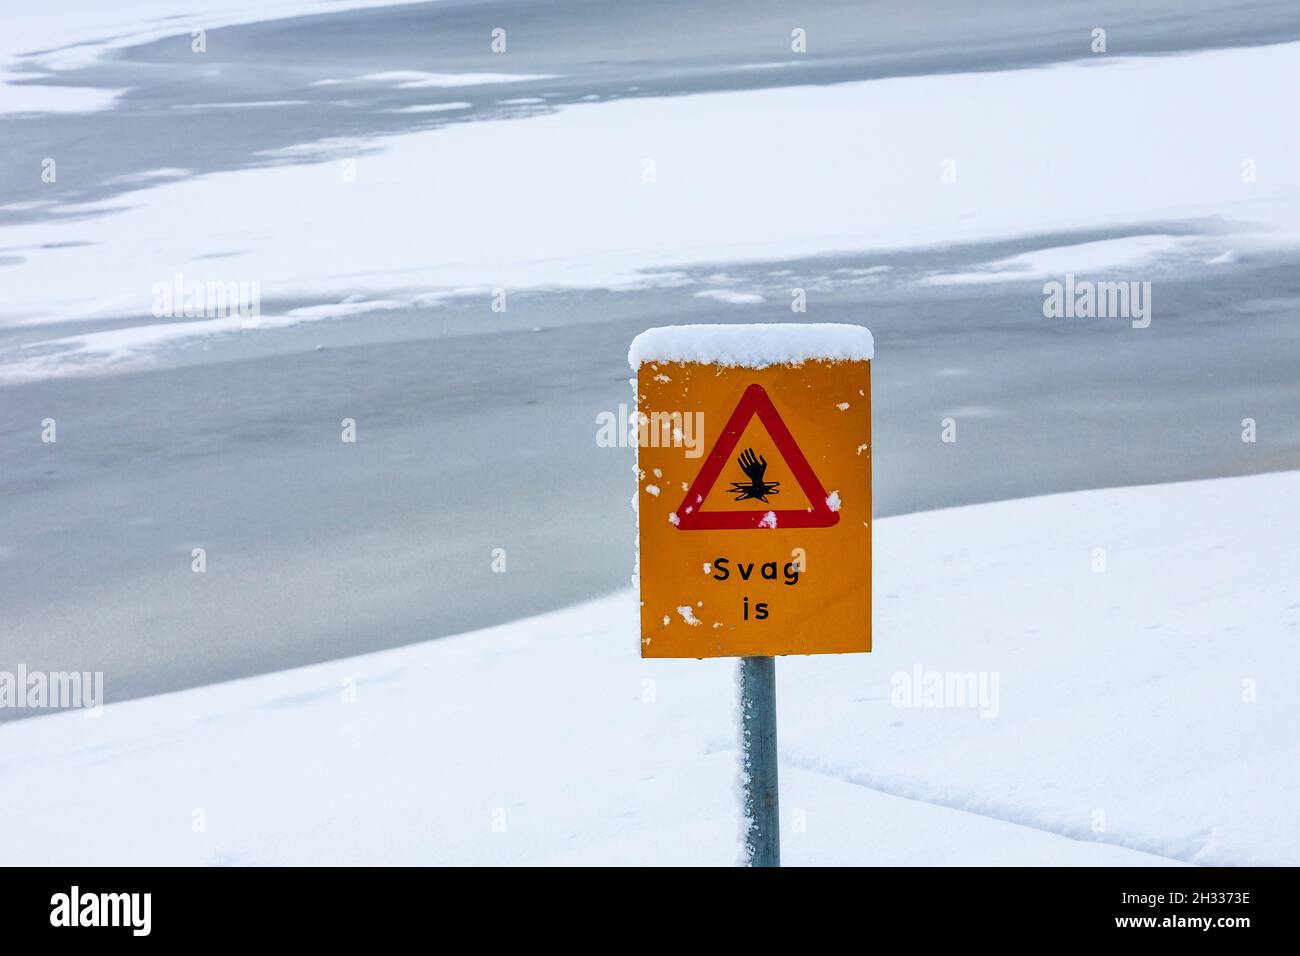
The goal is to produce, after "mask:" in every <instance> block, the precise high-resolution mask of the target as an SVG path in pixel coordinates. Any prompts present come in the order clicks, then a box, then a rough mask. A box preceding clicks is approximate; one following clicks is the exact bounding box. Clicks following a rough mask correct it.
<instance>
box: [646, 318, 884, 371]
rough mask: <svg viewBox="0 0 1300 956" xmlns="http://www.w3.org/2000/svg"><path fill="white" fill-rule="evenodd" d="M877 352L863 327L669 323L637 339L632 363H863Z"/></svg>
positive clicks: (741, 365)
mask: <svg viewBox="0 0 1300 956" xmlns="http://www.w3.org/2000/svg"><path fill="white" fill-rule="evenodd" d="M874 354H875V342H874V341H873V339H872V337H871V332H870V331H868V330H867V329H865V328H863V327H862V326H860V325H841V324H835V323H831V322H809V323H807V324H806V325H800V324H797V323H780V324H772V325H665V326H661V327H659V328H655V329H646V330H645V331H644V332H642V333H641V334H640V335H638V336H637V337H636V338H634V339H633V340H632V345H631V347H630V348H629V349H628V353H627V360H628V364H630V365H631V366H632V368H633V369H634V370H635V369H638V368H640V367H641V366H642V365H644V364H646V363H647V362H700V363H708V364H713V365H725V366H728V367H735V368H767V367H768V366H769V365H799V364H801V363H803V362H813V361H830V362H849V361H862V360H866V359H870V358H871V357H872V356H873V355H874Z"/></svg>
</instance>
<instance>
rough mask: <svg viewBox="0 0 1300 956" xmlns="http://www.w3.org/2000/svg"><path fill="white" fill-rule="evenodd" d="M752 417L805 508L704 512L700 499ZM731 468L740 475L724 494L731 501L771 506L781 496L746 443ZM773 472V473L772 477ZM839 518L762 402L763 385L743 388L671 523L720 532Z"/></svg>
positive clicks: (817, 524) (822, 524)
mask: <svg viewBox="0 0 1300 956" xmlns="http://www.w3.org/2000/svg"><path fill="white" fill-rule="evenodd" d="M755 415H757V416H758V420H759V422H760V423H761V424H762V426H763V427H764V429H765V430H766V432H767V436H768V438H769V439H770V443H771V444H772V446H773V447H774V448H775V449H776V451H777V452H778V453H779V454H780V455H781V457H782V458H783V459H784V460H785V465H786V468H787V469H788V473H789V474H790V475H791V476H792V477H793V478H794V479H795V481H797V482H798V484H799V490H800V491H802V492H803V494H804V496H805V500H806V501H807V502H808V504H807V506H806V507H778V508H775V509H773V508H757V507H755V506H754V505H753V504H751V506H750V508H749V510H746V511H731V510H725V511H705V510H704V509H703V507H702V505H703V504H704V499H705V498H706V497H708V494H709V492H710V491H712V490H713V484H714V482H715V481H717V480H718V476H719V475H720V474H721V473H722V472H723V471H724V469H726V468H727V467H728V466H729V465H730V458H731V454H732V451H733V450H734V449H735V448H736V447H737V446H738V445H739V444H740V438H741V436H742V435H743V434H744V433H745V429H746V426H747V425H748V424H749V420H750V419H751V418H753V417H754V416H755ZM736 465H737V466H739V469H740V471H741V472H742V473H743V474H744V476H745V480H744V481H733V482H731V487H730V493H734V495H735V497H734V498H733V499H732V500H733V501H749V502H752V503H759V502H761V503H762V504H764V505H767V504H771V503H772V501H773V500H775V498H776V496H777V495H779V494H780V493H781V490H780V485H781V482H780V481H768V480H767V469H768V461H767V458H766V456H764V455H756V454H755V453H754V449H753V446H752V445H748V446H746V447H745V450H744V451H743V452H742V453H741V455H740V457H738V458H737V459H736ZM776 473H777V472H776V471H774V472H773V474H776ZM790 491H791V490H790V488H789V483H788V482H787V487H786V500H787V501H788V499H789V497H790ZM839 520H840V515H839V512H838V511H833V510H832V509H831V507H830V505H828V504H827V494H826V489H825V488H823V487H822V484H821V482H820V481H818V480H817V475H816V473H815V472H814V471H813V469H812V466H811V465H809V464H808V459H807V458H805V457H804V454H803V452H802V451H800V450H799V445H798V443H796V442H795V440H794V436H792V435H791V434H790V429H788V428H786V426H785V422H784V421H782V420H781V414H780V413H779V412H778V411H777V410H776V407H775V406H774V405H773V404H772V400H771V399H770V398H768V395H767V392H765V391H764V390H763V386H762V385H759V384H757V383H755V384H753V385H751V386H749V388H747V389H746V390H745V394H744V395H743V396H742V397H741V399H740V403H739V404H737V405H736V410H735V411H734V412H732V413H731V417H730V418H729V419H728V420H727V423H726V425H724V426H723V429H722V434H721V436H720V437H719V438H718V441H717V444H715V445H714V446H713V451H711V452H710V453H709V457H708V458H707V459H706V460H705V462H704V467H703V468H701V469H700V473H699V474H698V475H697V476H696V478H695V482H694V483H693V484H692V485H691V486H690V488H689V489H688V490H687V492H686V496H685V497H684V498H682V503H681V506H680V507H678V509H677V521H676V525H677V527H678V529H680V530H690V529H695V528H703V529H708V530H720V529H723V528H778V527H780V528H826V527H829V526H830V525H833V524H835V522H837V521H839Z"/></svg>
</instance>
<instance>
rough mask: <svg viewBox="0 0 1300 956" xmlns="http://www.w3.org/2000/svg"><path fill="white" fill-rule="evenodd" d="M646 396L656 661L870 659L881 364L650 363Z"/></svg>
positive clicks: (643, 461) (643, 444)
mask: <svg viewBox="0 0 1300 956" xmlns="http://www.w3.org/2000/svg"><path fill="white" fill-rule="evenodd" d="M738 328H754V327H738ZM758 328H759V329H763V328H767V327H758ZM777 328H789V327H784V326H782V327H777ZM868 341H869V338H868ZM636 390H637V413H638V422H639V425H640V428H639V433H638V441H637V479H638V484H639V491H638V495H637V508H638V543H639V549H640V550H639V568H638V575H639V579H640V599H641V649H642V656H644V657H730V656H771V655H779V654H824V653H846V652H851V651H869V650H870V649H871V363H870V361H869V359H839V360H816V359H814V360H805V361H801V362H799V363H798V364H794V363H790V364H779V365H767V366H766V367H762V368H746V367H743V366H740V365H720V364H719V365H715V364H711V363H707V362H699V361H659V360H642V361H641V363H640V364H639V366H638V367H637V380H636Z"/></svg>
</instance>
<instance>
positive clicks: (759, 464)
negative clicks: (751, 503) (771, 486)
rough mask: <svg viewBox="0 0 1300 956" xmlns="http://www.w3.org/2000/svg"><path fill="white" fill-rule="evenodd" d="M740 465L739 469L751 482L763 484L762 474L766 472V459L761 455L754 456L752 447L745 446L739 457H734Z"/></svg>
mask: <svg viewBox="0 0 1300 956" xmlns="http://www.w3.org/2000/svg"><path fill="white" fill-rule="evenodd" d="M736 461H737V462H738V463H739V465H740V470H741V471H743V472H744V473H745V477H747V478H748V479H749V480H750V482H751V483H752V484H755V485H761V484H763V475H764V474H766V473H767V459H766V458H763V457H762V456H758V457H755V455H754V449H752V448H746V449H745V450H744V451H743V452H741V454H740V457H739V458H737V459H736Z"/></svg>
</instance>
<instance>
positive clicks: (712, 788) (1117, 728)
mask: <svg viewBox="0 0 1300 956" xmlns="http://www.w3.org/2000/svg"><path fill="white" fill-rule="evenodd" d="M1297 502H1300V472H1288V473H1280V474H1271V475H1262V476H1256V477H1249V478H1232V479H1216V480H1212V481H1201V482H1192V483H1185V484H1175V485H1159V486H1147V487H1137V488H1123V489H1115V490H1104V491H1089V492H1080V493H1071V494H1062V495H1053V496H1048V497H1041V498H1030V499H1023V500H1017V501H1007V502H1001V503H996V504H986V505H977V506H972V507H965V508H958V509H952V510H946V511H932V512H926V513H921V514H915V515H907V516H903V517H895V518H886V519H882V520H880V521H879V522H878V524H877V528H876V550H875V574H876V581H875V588H876V590H875V602H876V603H875V607H876V609H877V610H876V616H875V647H876V650H875V651H874V652H873V653H871V654H864V655H850V656H830V657H816V658H782V659H781V661H780V662H779V664H778V668H777V670H778V675H779V708H780V753H781V773H782V780H781V784H782V790H781V801H782V803H781V812H782V821H783V827H784V837H783V840H784V845H783V854H784V860H785V862H786V863H788V864H834V863H843V864H848V863H861V864H871V863H874V864H973V863H997V864H1001V863H1030V864H1065V863H1071V864H1134V865H1148V864H1164V863H1171V862H1188V863H1198V864H1212V865H1220V864H1292V865H1294V864H1297V863H1300V827H1297V822H1296V808H1297V807H1298V806H1300V737H1298V736H1297V734H1296V729H1297V727H1300V698H1297V696H1296V694H1295V693H1293V688H1292V684H1293V682H1294V678H1295V675H1296V674H1297V673H1300V526H1298V525H1297V522H1296V504H1297ZM1096 549H1104V571H1103V570H1097V568H1098V567H1100V566H1101V565H1099V563H1098V562H1099V557H1098V552H1097V551H1096ZM628 551H629V554H628V559H629V565H630V563H631V542H629V548H628ZM815 571H816V569H815V568H810V569H809V571H808V573H815ZM918 668H919V669H920V670H922V671H923V672H940V673H942V672H950V673H961V672H975V673H977V674H978V673H981V672H982V673H984V675H985V677H986V678H988V677H992V676H993V675H996V679H997V685H996V686H997V696H996V698H995V699H994V700H993V701H992V703H993V706H985V707H983V708H982V710H981V709H980V708H978V707H976V708H972V707H928V708H909V707H902V706H895V703H897V702H898V701H896V700H895V699H894V698H895V697H896V695H897V694H898V693H899V692H900V687H901V684H899V682H898V679H897V678H895V675H911V674H913V673H914V672H915V671H916V670H917V669H918ZM734 671H735V663H734V662H733V661H728V660H714V661H690V660H682V661H642V660H641V659H640V658H639V657H638V640H637V634H636V615H635V608H634V607H633V598H632V597H631V592H630V591H629V592H624V593H620V594H615V595H612V596H610V597H607V598H605V599H602V600H598V601H594V602H591V603H587V604H583V605H579V606H576V607H572V608H569V609H566V610H563V611H559V612H555V613H552V614H547V615H545V616H542V617H537V618H533V619H530V620H524V621H518V622H515V623H512V624H509V625H505V626H502V627H495V628H491V629H488V630H484V631H479V632H476V633H472V634H465V635H462V636H459V637H455V638H449V639H445V640H439V641H433V642H428V643H425V644H420V645H415V646H409V647H404V648H400V649H397V650H391V651H385V652H382V653H377V654H371V655H367V656H364V657H357V658H352V659H348V660H340V661H334V662H331V663H327V664H321V665H316V666H311V667H305V668H300V669H296V670H291V671H285V672H280V673H274V674H268V675H264V676H261V677H256V678H252V679H247V680H241V681H236V682H233V683H228V684H220V685H214V686H209V687H204V688H200V689H196V690H190V691H184V692H179V693H175V694H168V695H164V696H160V697H154V698H145V699H140V700H135V701H131V702H127V703H121V704H110V705H109V706H108V707H107V708H106V709H105V710H104V711H103V713H102V715H101V716H100V717H99V718H97V719H88V718H87V717H86V716H85V715H84V714H82V713H75V712H74V713H63V714H57V715H52V716H48V717H38V718H35V719H31V720H25V721H19V722H15V723H10V724H7V725H4V726H0V754H3V755H4V756H3V760H2V762H0V792H3V793H4V795H5V797H4V801H5V812H4V813H3V815H0V863H30V864H78V865H80V864H119V863H120V864H145V863H182V864H274V863H319V864H333V863H339V864H342V863H359V864H372V863H373V864H379V863H413V864H415V863H424V864H452V863H465V864H509V863H524V864H554V863H581V864H594V863H614V864H639V863H644V864H674V863H680V864H720V865H729V864H732V863H734V862H735V861H736V859H737V853H738V836H739V834H738V810H737V801H736V794H735V785H736V762H735V761H736V753H735V751H736V732H735V727H734V721H735V717H734V680H733V678H734ZM989 686H992V685H991V684H990V685H989ZM349 687H352V688H354V689H355V701H354V702H351V703H349V702H347V700H346V697H347V696H348V688H349ZM106 692H107V695H108V697H109V699H110V700H111V699H112V675H107V678H106ZM949 702H951V701H949ZM985 703H986V704H988V703H989V701H985ZM982 713H983V714H987V715H988V716H983V715H982ZM200 824H201V825H200Z"/></svg>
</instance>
